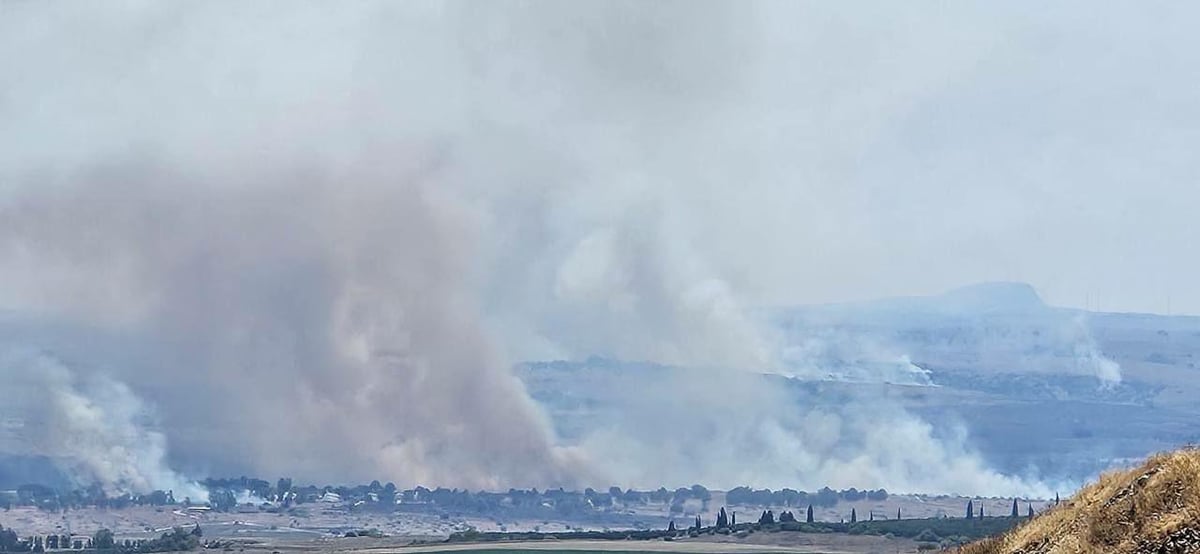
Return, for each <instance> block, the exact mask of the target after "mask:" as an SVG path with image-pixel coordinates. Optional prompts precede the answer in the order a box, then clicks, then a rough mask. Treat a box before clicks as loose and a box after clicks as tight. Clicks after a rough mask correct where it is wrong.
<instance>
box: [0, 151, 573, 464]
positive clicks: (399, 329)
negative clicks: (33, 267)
mask: <svg viewBox="0 0 1200 554" xmlns="http://www.w3.org/2000/svg"><path fill="white" fill-rule="evenodd" d="M324 170H325V171H330V168H329V167H325V168H324ZM247 172H248V173H253V171H252V170H247ZM240 174H241V173H240V172H238V171H233V172H230V173H229V174H228V175H226V176H224V177H223V178H222V179H221V180H220V183H221V185H220V186H214V185H210V184H206V183H190V184H187V183H186V181H187V179H188V178H187V177H183V176H176V175H173V174H170V173H162V172H158V171H155V170H154V169H150V168H138V167H123V168H121V169H120V170H117V171H115V172H113V173H110V174H100V173H87V174H85V175H84V177H82V182H80V183H78V184H76V183H67V184H62V185H52V186H51V188H53V189H54V192H44V191H43V192H33V193H30V195H28V196H19V197H17V198H16V199H14V201H13V202H12V203H11V205H9V206H8V207H7V208H8V209H6V210H5V211H4V216H3V217H2V218H0V220H3V221H4V223H3V224H0V227H3V232H4V236H6V237H8V238H9V239H10V242H15V243H16V244H18V245H19V246H20V247H22V248H29V249H32V250H34V251H36V253H37V257H38V258H39V259H44V260H47V263H46V264H45V265H42V266H39V267H40V268H41V269H42V271H43V272H50V273H53V271H54V268H55V267H61V266H59V265H58V264H62V265H67V266H69V270H66V271H69V272H71V273H73V274H74V275H75V276H77V277H78V279H79V282H76V283H66V280H68V279H70V276H68V275H64V276H62V279H63V280H61V281H57V282H58V283H59V285H60V287H62V288H59V289H57V291H56V292H61V291H64V290H66V291H71V293H72V294H71V295H69V296H70V297H72V298H74V297H75V295H76V294H86V293H87V292H88V291H95V292H96V293H97V296H102V298H96V299H89V300H94V301H95V302H96V303H98V305H97V306H95V307H94V308H92V310H91V311H88V312H86V313H84V314H78V315H76V316H75V317H85V318H89V319H91V320H92V321H94V322H96V323H97V324H106V323H108V324H113V323H112V322H108V321H106V319H107V318H106V316H107V314H108V313H109V312H110V310H109V309H107V308H106V307H105V306H106V305H107V304H109V303H115V304H117V305H118V306H136V307H137V310H136V313H134V314H129V315H124V316H122V317H121V320H125V319H127V318H133V319H132V321H129V322H126V321H119V322H117V323H115V324H119V325H125V326H128V331H129V332H134V333H137V334H139V335H142V336H143V337H144V340H146V341H149V342H151V343H159V344H163V345H166V347H165V352H163V353H162V355H161V356H160V357H158V358H156V359H154V360H153V361H152V362H151V363H149V364H147V365H146V366H145V367H142V368H123V369H125V370H126V371H128V372H129V373H128V374H126V375H122V377H125V378H126V379H130V380H137V381H143V380H144V379H145V377H146V376H145V375H144V374H143V373H142V372H145V371H152V372H154V373H156V375H155V380H156V381H158V383H159V386H160V387H161V389H160V390H158V391H156V397H157V399H158V401H159V402H160V403H162V404H169V405H170V406H171V407H172V412H171V413H170V416H171V417H172V421H171V422H170V423H171V424H173V425H174V426H177V427H176V428H183V429H188V428H189V427H190V428H192V429H190V430H191V431H193V432H188V433H184V434H186V435H199V439H198V440H197V441H196V442H195V443H193V444H186V445H185V451H186V452H190V453H196V454H198V453H200V452H216V453H218V454H217V456H216V459H217V460H220V461H224V462H227V463H228V462H235V461H237V460H238V459H239V458H242V457H244V458H245V459H247V460H250V461H251V463H253V464H254V466H253V467H254V469H256V470H258V471H262V472H272V473H279V474H293V473H294V474H297V475H303V476H306V477H309V478H314V479H315V478H321V477H323V478H331V477H334V476H336V477H338V478H360V479H361V478H366V477H369V476H372V475H381V474H382V475H387V476H389V478H392V479H395V480H398V481H401V482H430V483H455V484H462V485H469V486H473V487H498V486H500V485H502V484H503V485H507V484H525V485H532V484H542V483H570V480H571V479H574V478H578V476H580V475H581V474H582V468H574V467H571V466H570V464H571V460H570V459H569V456H568V454H567V453H565V452H563V451H561V450H559V449H556V448H555V447H554V446H553V444H552V443H551V435H550V433H549V431H548V428H547V426H546V424H545V422H544V421H543V420H542V419H541V417H540V415H539V414H538V413H537V411H536V410H535V409H534V407H533V405H532V404H531V402H530V401H529V400H528V398H526V396H525V395H524V393H523V390H522V388H521V385H520V383H519V382H518V381H516V379H515V378H514V377H512V376H511V375H509V374H508V373H507V371H506V370H505V368H506V367H507V363H506V362H504V361H503V360H502V359H501V358H499V357H498V356H497V355H496V353H495V351H494V349H493V347H492V345H491V344H490V342H489V341H488V340H487V338H486V337H485V336H484V335H483V334H482V329H481V328H480V326H479V324H478V321H479V317H478V315H477V313H476V312H475V311H474V307H473V304H472V299H471V297H470V295H469V293H467V292H465V291H468V290H469V282H468V279H469V277H468V276H469V273H470V272H471V268H470V267H469V262H468V260H469V259H470V256H471V251H470V243H471V242H472V240H473V239H472V238H471V237H470V233H471V231H472V224H471V223H470V219H471V217H470V214H469V213H465V212H463V211H462V210H461V209H460V208H459V204H458V203H457V202H452V201H450V200H447V199H443V198H440V197H439V196H440V194H439V192H438V191H437V189H436V187H435V186H433V184H431V183H430V182H428V180H430V179H433V177H432V176H430V175H425V174H421V173H418V174H415V175H414V174H407V175H406V174H399V175H396V176H394V177H393V178H391V179H389V178H387V177H386V176H383V175H372V174H369V173H366V174H364V173H362V172H359V171H353V172H348V173H333V174H331V175H329V176H328V177H327V178H326V179H327V180H321V181H318V180H316V179H315V178H313V177H311V176H302V175H294V176H290V178H289V177H284V176H279V177H271V178H263V177H260V178H262V179H263V181H260V183H265V184H256V183H244V182H242V180H243V178H242V177H239V175H240ZM285 183H286V184H285ZM72 222H87V223H86V226H85V228H82V229H81V228H80V227H79V226H77V225H75V224H73V223H72ZM114 266H116V267H117V268H119V269H114ZM94 275H112V276H113V277H112V278H111V279H109V280H108V281H106V282H103V283H97V282H95V281H94V280H93V279H94V277H93V276H94ZM71 285H74V286H73V287H72V286H71ZM90 303H91V302H77V301H74V300H72V301H70V302H68V304H67V305H64V306H56V307H57V308H61V309H63V310H67V311H71V310H74V309H79V308H81V307H85V308H86V307H88V305H89V304H90ZM118 313H120V312H118ZM214 418H215V419H216V421H212V419H214ZM214 423H215V425H213V424H214ZM210 425H211V426H212V428H213V431H211V432H209V433H207V434H205V433H203V431H201V430H200V429H201V428H203V427H207V426H210ZM226 452H228V453H227V454H226ZM346 452H352V453H355V455H352V456H346V455H343V454H342V453H346Z"/></svg>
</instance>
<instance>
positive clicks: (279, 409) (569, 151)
mask: <svg viewBox="0 0 1200 554" xmlns="http://www.w3.org/2000/svg"><path fill="white" fill-rule="evenodd" d="M508 8H512V10H509V9H508ZM6 9H8V10H9V12H10V15H11V16H12V17H9V18H8V20H7V21H6V22H4V23H0V25H2V26H0V36H4V37H6V38H3V39H0V40H4V41H5V42H3V43H0V45H2V47H3V48H4V50H5V51H6V52H15V51H25V52H33V51H38V52H39V53H38V55H37V56H36V57H31V58H29V59H14V58H7V59H6V60H5V61H4V65H3V66H0V70H3V72H4V73H5V74H9V75H13V74H23V75H27V78H25V79H23V80H22V82H21V83H18V84H15V86H14V87H13V89H12V90H11V91H10V92H9V95H8V97H7V98H8V102H7V103H6V104H4V105H3V106H4V107H3V108H2V109H3V112H0V113H2V114H3V116H4V119H6V120H8V121H11V122H14V125H13V126H12V127H10V129H21V130H23V131H24V133H25V136H23V137H21V140H15V139H6V140H5V141H4V143H5V145H6V146H11V148H4V149H2V150H4V151H5V153H4V154H0V175H3V177H4V179H5V183H6V185H5V188H4V189H0V193H2V194H0V253H2V256H0V260H2V261H0V268H2V270H0V275H2V277H0V279H2V282H0V284H3V285H4V287H3V290H4V291H6V292H4V293H3V296H0V306H3V307H6V308H8V309H12V310H15V311H19V312H21V313H31V314H36V315H37V316H39V317H42V318H49V319H59V320H62V321H69V322H71V323H72V324H74V325H87V326H94V327H98V328H102V329H105V330H107V331H108V332H111V333H113V334H118V335H120V336H123V337H132V338H131V339H129V340H130V341H131V342H132V343H133V344H135V345H140V346H139V348H141V349H143V351H144V356H140V357H138V359H137V360H135V361H133V362H131V363H122V364H114V365H112V366H111V367H109V368H108V371H109V372H110V373H111V375H112V379H115V380H108V379H107V378H105V379H101V378H100V377H95V376H92V375H90V374H89V375H80V374H76V375H74V376H72V374H71V373H70V372H66V371H65V370H64V369H62V368H61V367H59V366H53V367H58V369H45V370H44V371H48V372H49V373H50V374H52V375H57V376H58V377H55V378H54V379H49V380H48V381H47V382H46V383H45V384H44V386H46V387H50V388H51V390H60V391H64V392H63V394H62V395H61V396H62V398H64V399H65V403H63V402H60V403H58V404H55V406H57V408H58V409H57V411H56V412H55V413H58V412H62V413H64V414H69V415H70V417H68V418H67V419H66V420H63V421H65V422H66V423H69V425H53V426H51V429H55V430H56V431H55V432H58V431H57V430H62V434H61V435H60V436H59V437H58V438H56V439H55V440H54V441H53V442H51V443H49V445H48V448H54V449H57V450H58V451H59V452H60V453H62V454H64V455H65V456H66V457H67V458H69V459H71V460H73V463H74V464H75V465H74V467H75V468H76V471H77V472H82V473H83V474H85V475H86V476H88V477H90V478H93V479H98V480H101V481H103V482H105V483H106V484H108V485H109V486H112V487H124V488H129V489H134V490H137V489H144V488H147V487H156V488H162V487H164V486H168V485H172V484H173V483H175V482H178V481H179V479H178V475H176V474H175V473H174V472H171V471H170V470H165V469H164V468H165V464H162V463H160V461H161V460H162V459H163V456H164V452H165V453H166V454H165V455H166V458H167V460H168V461H169V462H170V463H171V464H172V465H173V467H178V468H180V469H181V470H182V471H185V472H186V473H194V474H206V473H209V474H230V473H255V474H261V475H276V474H278V475H284V474H287V475H293V476H296V477H297V478H300V479H306V480H316V481H344V480H355V479H372V478H386V479H388V480H392V481H395V482H397V483H398V484H399V483H403V484H416V483H426V484H435V485H446V486H466V487H473V488H502V487H508V486H553V485H566V486H576V485H580V484H609V483H621V484H631V483H648V482H650V481H653V480H656V479H662V480H664V482H665V481H666V480H668V479H669V480H672V481H674V480H677V479H679V477H678V476H677V474H674V475H666V474H664V473H663V471H665V469H666V468H669V469H671V471H672V472H678V473H683V474H686V477H684V479H686V480H689V481H695V482H708V483H713V484H718V483H729V484H733V483H763V482H768V481H769V482H772V483H776V482H780V481H788V482H799V483H806V484H815V485H817V486H820V485H823V484H834V485H837V484H846V485H847V486H849V485H853V486H860V487H863V486H867V487H874V486H886V487H889V488H892V489H894V490H906V489H907V490H918V489H919V490H925V491H958V492H965V493H992V494H1012V493H1016V492H1043V491H1044V489H1041V488H1039V487H1038V486H1037V485H1034V484H1030V483H1027V482H1024V481H1021V480H1019V479H1014V478H1011V477H1007V476H1003V475H998V474H996V473H994V472H991V471H989V470H988V469H987V468H986V467H985V466H984V464H983V463H982V462H981V461H980V460H979V458H978V457H977V456H974V455H973V454H971V452H969V450H967V449H966V448H965V447H964V446H963V444H964V442H963V440H962V437H961V436H954V435H953V434H951V435H946V434H939V433H936V432H935V431H934V430H933V429H932V427H931V426H930V425H929V424H927V423H925V422H922V421H920V420H919V419H917V418H915V417H914V416H912V415H910V414H907V413H905V412H903V411H902V410H900V409H898V408H896V407H894V406H891V405H890V404H888V403H887V401H885V400H883V399H877V398H872V399H857V400H856V401H855V402H853V403H851V404H848V405H846V406H845V407H843V408H841V409H837V410H833V411H828V410H814V409H807V408H805V407H802V406H799V407H798V406H791V405H788V403H787V402H786V401H785V399H784V398H783V397H782V396H780V395H778V394H777V392H776V391H773V390H770V389H769V388H764V387H763V386H761V385H759V384H756V382H755V381H753V380H746V379H738V378H736V375H735V376H734V377H730V376H729V373H728V372H727V371H725V370H728V369H730V368H732V369H735V370H762V369H767V368H770V367H771V366H772V364H775V363H777V362H778V358H777V354H776V353H774V351H773V349H772V348H771V346H770V345H771V339H770V337H769V336H767V335H766V334H764V333H763V332H762V330H761V329H760V328H759V327H758V325H757V324H756V323H754V322H753V321H752V320H751V319H750V318H748V317H747V315H746V310H745V302H744V299H742V298H740V297H739V294H738V291H740V290H743V289H744V288H745V287H746V285H747V284H750V283H754V282H756V280H755V278H754V275H753V270H752V269H747V268H745V267H735V265H736V263H734V264H726V263H722V262H721V261H720V260H721V259H723V255H724V254H731V258H732V259H735V260H741V259H744V258H743V257H742V256H744V255H746V254H745V252H742V251H741V250H742V249H743V248H742V247H745V249H748V250H759V251H760V252H761V250H760V249H763V248H765V247H763V246H761V245H764V244H771V241H776V240H784V239H785V238H786V237H781V236H780V233H778V232H777V231H775V230H774V229H773V228H772V227H771V225H770V224H771V223H772V222H778V221H779V220H780V219H781V218H790V217H792V216H793V215H794V213H800V214H806V215H812V216H813V217H814V219H818V220H819V218H820V217H822V216H821V214H820V213H819V209H817V208H814V207H812V206H805V207H797V211H796V212H794V213H793V212H789V211H788V209H787V206H798V205H799V204H800V202H798V201H797V199H799V198H803V196H804V193H803V189H797V190H799V192H797V191H794V190H791V189H788V188H787V187H783V188H782V189H781V188H780V186H781V185H780V180H781V179H786V181H784V182H788V181H791V180H793V179H801V178H806V177H811V176H812V175H813V173H812V171H813V170H811V169H805V168H803V167H797V166H796V165H795V164H797V163H798V162H797V161H796V160H795V159H794V158H792V157H790V154H789V155H784V154H781V153H780V151H779V150H778V149H777V147H775V146H772V145H770V144H768V143H769V142H770V139H769V138H768V137H762V136H760V133H759V132H758V127H757V125H759V124H761V123H762V122H763V121H766V120H770V119H772V118H773V117H775V115H776V114H775V113H774V112H771V111H770V110H768V111H767V112H765V113H749V112H747V109H748V108H746V107H745V106H744V105H742V103H741V101H740V100H738V99H739V98H749V99H751V100H755V99H757V100H761V101H762V102H764V103H767V104H770V103H772V102H774V103H779V102H781V99H786V98H787V97H788V95H787V94H783V93H781V92H779V91H763V90H762V89H761V88H760V87H762V86H763V84H764V83H765V82H767V81H766V80H765V77H764V75H763V73H762V68H761V67H757V66H756V64H757V63H760V62H765V61H766V60H773V59H775V58H774V57H771V56H760V54H762V53H763V49H764V48H766V47H767V45H766V44H765V43H764V42H763V41H764V40H765V39H762V38H761V37H760V36H759V33H760V31H764V29H763V28H761V24H762V22H763V21H766V20H769V19H770V17H768V16H763V15H762V14H756V13H754V12H753V11H743V10H740V9H735V7H734V6H733V5H730V4H721V5H709V4H703V5H697V4H694V3H691V2H688V3H680V4H676V3H670V2H667V3H655V4H649V5H648V4H643V3H621V2H618V3H605V4H591V5H580V4H559V3H546V4H535V5H533V7H530V6H528V5H526V4H521V5H519V6H518V5H513V6H504V7H498V6H496V4H478V3H473V4H470V5H466V4H457V3H434V4H420V3H411V4H404V5H403V6H395V5H391V4H372V3H366V4H360V5H356V7H355V8H352V9H344V10H339V11H338V13H336V14H330V13H326V11H324V10H320V9H318V6H317V5H316V4H313V5H305V6H299V7H295V8H294V9H289V10H287V11H286V12H283V11H280V10H278V8H263V7H259V8H255V7H246V6H240V5H234V4H224V5H219V4H154V3H148V4H142V5H138V4H135V5H132V6H130V7H128V9H126V10H119V11H117V12H115V13H108V12H105V13H93V14H91V16H92V17H88V16H86V15H80V14H78V13H60V12H59V11H58V10H61V9H62V8H60V7H56V6H40V5H34V4H25V5H19V6H7V7H6ZM85 9H86V8H85ZM31 20H38V21H43V22H45V23H46V25H45V26H42V27H36V28H32V30H22V31H21V32H20V33H18V32H17V31H16V30H17V28H18V27H21V23H22V22H25V21H31ZM10 31H11V32H10ZM68 35H71V36H73V38H75V39H76V40H78V41H87V42H89V43H92V44H98V45H102V46H103V47H97V48H89V49H86V50H77V49H75V48H72V47H69V46H66V45H64V44H63V43H64V42H65V43H67V44H75V41H60V40H59V39H61V38H64V37H66V36H68ZM61 66H66V67H70V68H73V69H75V70H76V71H62V70H61ZM818 96H819V95H818ZM775 105H776V106H777V107H778V106H782V105H783V104H775ZM751 116H752V117H751ZM748 117H749V118H748ZM756 122H757V123H756ZM47 129H50V130H57V131H59V132H58V133H54V132H51V133H49V134H50V135H54V136H44V135H43V134H42V133H45V132H46V130H47ZM834 142H837V141H836V140H835V141H834ZM785 158H786V159H785ZM801 161H803V160H801ZM766 167H770V168H772V171H777V172H780V173H779V175H787V177H786V178H781V177H780V176H779V175H776V174H772V175H765V174H763V173H764V172H766V171H767V170H766V169H764V168H766ZM773 190H783V193H781V194H782V197H775V196H773V195H772V194H769V191H773ZM835 201H841V199H838V200H835ZM759 208H761V210H760V209H759ZM725 212H729V213H733V214H735V215H733V216H727V215H722V216H716V215H714V214H717V213H725ZM759 216H761V217H759ZM818 224H819V225H821V223H820V222H818ZM742 226H750V227H751V228H752V230H750V231H745V230H739V228H740V227H742ZM788 228H790V227H788ZM716 235H728V236H730V237H739V238H738V239H737V240H735V239H731V238H723V239H713V237H714V236H716ZM710 239H711V240H710ZM738 241H741V242H738ZM735 251H737V252H735ZM767 251H768V254H767V256H774V255H775V254H776V253H780V252H785V251H787V249H786V248H784V247H780V248H776V247H770V248H767ZM735 253H736V255H733V254H735ZM788 255H796V256H802V255H803V252H789V253H788ZM764 257H766V256H764ZM81 348H83V347H81ZM84 349H86V348H84ZM591 354H603V355H611V356H617V357H623V358H632V359H649V360H656V361H661V362H666V363H674V364H681V365H686V366H689V367H694V368H696V371H697V372H698V375H699V378H697V379H693V380H689V381H688V382H687V383H685V384H683V385H682V390H681V386H680V384H678V383H670V382H665V383H640V384H637V385H636V386H638V387H640V388H639V391H638V392H639V394H641V395H643V396H642V397H641V399H640V400H639V401H638V402H637V403H636V404H631V406H630V410H629V412H628V414H627V418H628V419H626V420H624V421H621V422H619V423H618V424H617V425H615V426H614V427H613V428H612V429H609V430H607V431H605V432H602V433H598V434H596V435H594V436H591V437H588V438H586V439H585V440H584V441H582V442H581V443H579V444H576V445H571V446H564V445H562V444H561V443H560V441H558V440H557V439H556V437H555V436H554V432H553V429H552V426H551V425H550V424H549V423H548V422H547V421H546V419H545V416H544V415H543V414H541V413H540V411H539V410H538V408H537V407H536V406H535V404H534V403H533V402H532V401H531V400H530V399H529V398H528V396H527V395H526V394H525V391H524V390H523V387H522V385H521V383H520V382H519V381H518V380H516V379H515V378H514V377H513V376H512V375H511V374H510V373H509V371H508V370H507V368H508V367H509V365H510V363H511V362H512V361H514V360H516V359H520V358H527V357H558V356H563V357H583V356H587V355H591ZM38 367H44V366H38ZM79 371H89V370H86V369H82V370H79ZM93 379H97V381H95V382H96V383H99V384H98V385H96V388H95V389H94V391H95V392H94V393H87V394H85V393H82V392H72V391H78V389H75V388H74V387H75V385H73V384H71V383H74V382H76V381H77V380H79V381H91V380H93ZM719 379H723V380H719ZM121 383H125V384H124V385H123V384H121ZM631 386H635V385H631ZM134 389H136V390H137V392H138V393H139V394H141V395H143V396H144V397H145V398H146V399H148V400H149V401H152V402H153V404H154V405H155V406H156V407H157V409H158V411H159V416H160V418H159V419H160V421H159V422H158V423H157V425H158V426H160V427H161V429H163V432H164V433H165V434H166V436H168V437H169V438H170V439H171V441H172V442H171V445H170V449H169V450H170V451H169V452H166V451H167V450H168V449H167V446H166V445H165V443H164V439H163V436H164V435H162V434H158V432H157V431H150V430H145V429H142V430H133V428H130V427H129V426H128V423H129V422H136V420H137V418H132V417H130V415H129V413H128V412H118V411H113V410H115V408H112V407H109V402H116V403H117V404H123V403H127V404H129V405H131V406H133V407H136V408H131V409H135V411H140V410H141V406H142V403H141V402H140V401H138V400H137V399H136V397H135V396H134V394H133V390H134ZM97 395H99V396H97ZM100 397H103V398H105V399H107V400H101V399H100ZM868 413H869V414H871V415H870V416H869V417H868V416H867V414H868ZM662 414H667V415H666V416H663V415H662ZM51 421H58V420H55V419H51ZM647 421H654V422H655V423H654V424H653V425H646V422H647ZM880 421H887V422H888V425H887V426H886V427H884V426H881V425H879V422H880ZM60 423H61V422H60ZM143 423H144V422H143ZM692 427H696V428H699V429H701V430H702V432H700V433H696V434H680V433H679V431H680V430H681V429H685V428H692ZM80 428H82V429H92V430H96V431H97V435H96V436H97V437H99V440H97V441H96V442H91V443H87V444H85V445H82V446H89V447H96V446H106V445H107V446H112V447H114V448H132V445H134V444H136V445H144V446H145V447H146V448H148V449H149V451H148V452H143V451H141V450H137V453H136V454H128V453H121V452H119V451H118V452H117V453H116V455H111V454H112V453H111V452H110V453H108V454H98V453H96V452H95V450H94V449H93V448H88V449H84V450H79V449H72V448H68V447H67V445H68V444H71V442H72V441H71V437H72V436H74V435H72V434H71V433H74V432H75V430H77V429H80ZM138 429H141V428H138ZM146 429H149V427H147V428H146ZM68 431H69V432H68ZM138 448H141V446H139V447H138ZM748 452H755V453H761V455H760V454H755V455H752V456H749V457H747V456H746V453H748ZM601 460H603V461H604V463H600V461H601ZM664 460H665V462H664ZM616 462H619V463H616ZM793 479H794V481H793Z"/></svg>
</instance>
